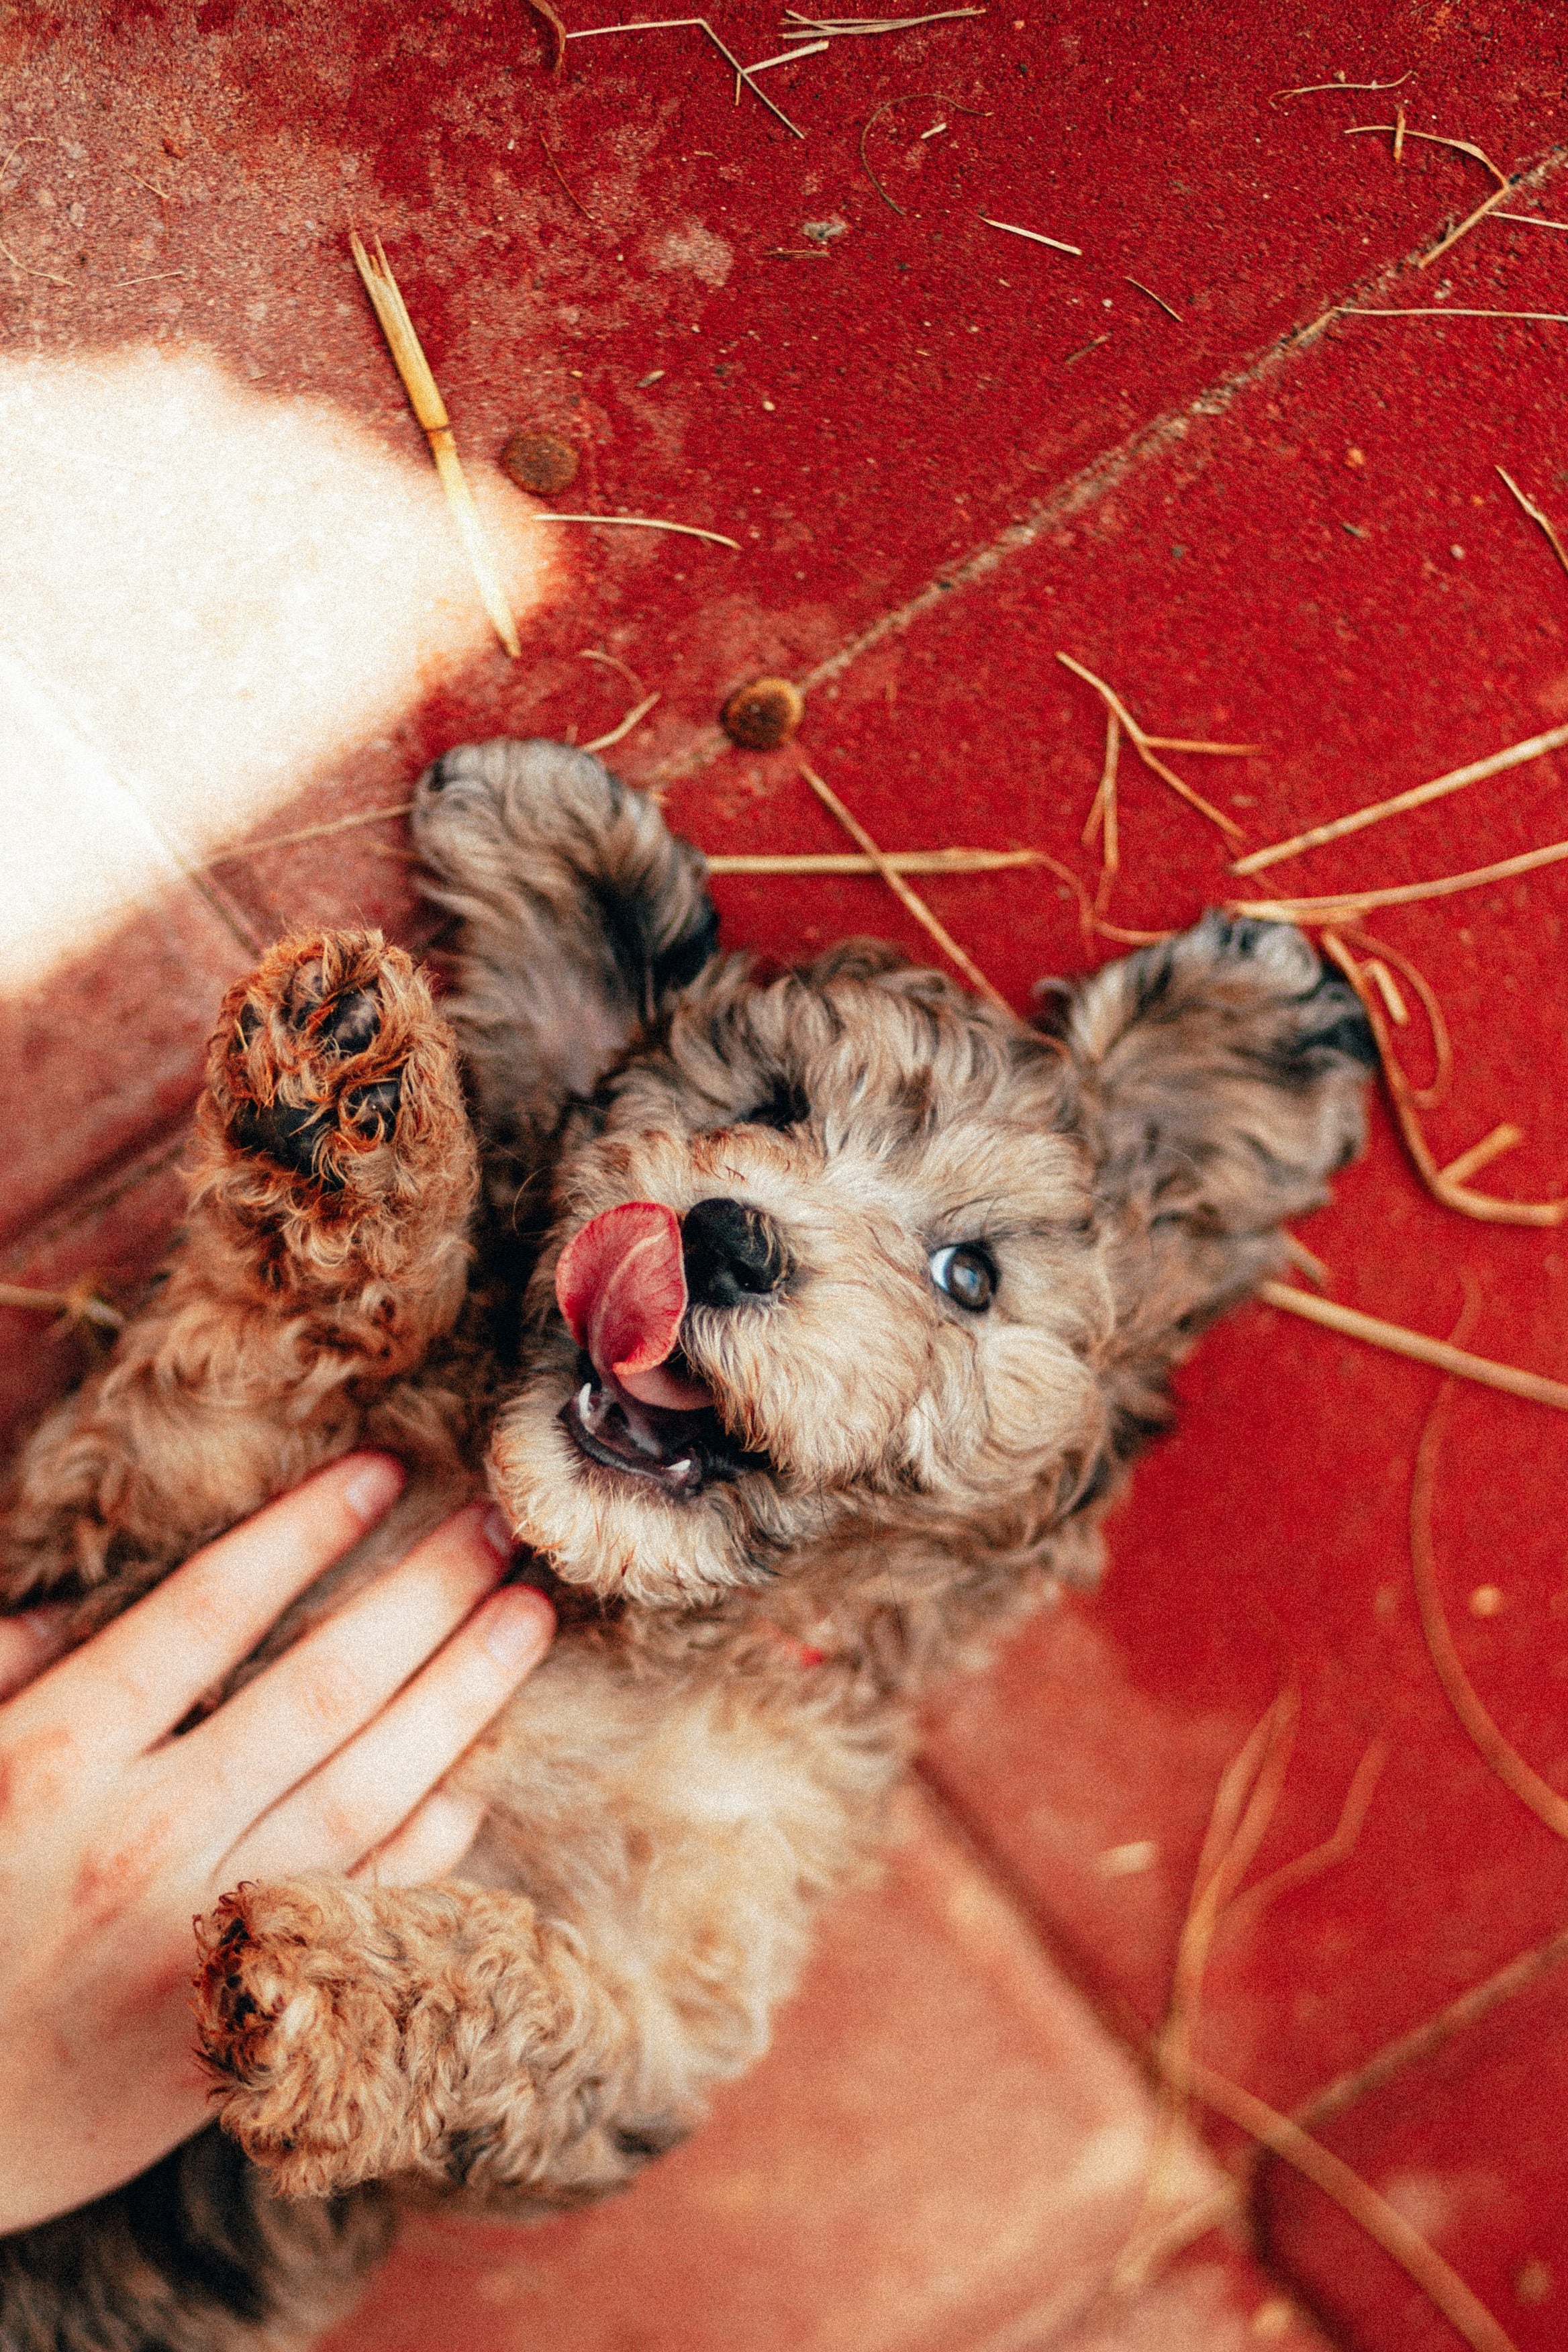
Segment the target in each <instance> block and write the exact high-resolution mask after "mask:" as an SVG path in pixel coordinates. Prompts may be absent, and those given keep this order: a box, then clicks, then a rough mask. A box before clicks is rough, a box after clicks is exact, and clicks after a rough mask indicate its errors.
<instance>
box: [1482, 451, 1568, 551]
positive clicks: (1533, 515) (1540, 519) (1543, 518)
mask: <svg viewBox="0 0 1568 2352" xmlns="http://www.w3.org/2000/svg"><path fill="white" fill-rule="evenodd" d="M1497 470H1498V472H1499V473H1500V474H1501V475H1502V478H1503V480H1504V481H1505V482H1506V483H1507V484H1508V487H1509V488H1510V490H1511V491H1512V492H1513V495H1514V497H1515V498H1516V499H1518V500H1519V503H1520V505H1521V507H1522V508H1523V509H1524V511H1525V513H1526V514H1527V515H1528V516H1529V517H1530V520H1531V522H1535V523H1539V524H1540V525H1541V528H1542V530H1543V531H1544V532H1545V533H1546V542H1547V545H1548V546H1549V547H1550V548H1551V550H1552V554H1553V555H1554V556H1555V557H1556V558H1557V561H1558V562H1559V563H1560V564H1561V565H1562V566H1563V571H1564V572H1568V553H1565V552H1564V551H1563V541H1561V540H1560V539H1559V538H1558V536H1557V531H1556V528H1555V526H1554V525H1553V523H1552V518H1551V516H1550V515H1546V514H1542V511H1541V509H1540V508H1539V507H1538V506H1537V505H1536V503H1535V501H1534V499H1527V498H1526V497H1525V495H1524V492H1523V491H1522V490H1521V488H1520V487H1519V484H1518V483H1517V482H1516V481H1515V480H1514V478H1513V476H1512V475H1511V474H1510V473H1507V472H1505V471H1504V469H1503V467H1501V466H1500V467H1498V469H1497Z"/></svg>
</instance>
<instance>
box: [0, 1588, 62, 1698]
mask: <svg viewBox="0 0 1568 2352" xmlns="http://www.w3.org/2000/svg"><path fill="white" fill-rule="evenodd" d="M65 1638H66V1611H65V1606H64V1603H63V1602H56V1603H55V1604H54V1605H53V1606H52V1607H51V1606H46V1607H45V1608H42V1609H24V1610H23V1611H22V1612H21V1613H20V1615H19V1616H16V1617H5V1618H0V1699H6V1698H9V1697H10V1696H11V1695H12V1693H13V1692H14V1691H19V1690H21V1689H22V1688H23V1686H24V1685H26V1684H27V1683H30V1682H31V1681H32V1679H33V1676H34V1675H38V1674H42V1672H43V1670H44V1668H45V1667H46V1666H47V1664H48V1663H49V1660H50V1659H51V1658H53V1657H58V1654H59V1652H60V1649H61V1648H62V1646H63V1644H64V1642H65Z"/></svg>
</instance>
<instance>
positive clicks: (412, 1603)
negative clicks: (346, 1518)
mask: <svg viewBox="0 0 1568 2352" xmlns="http://www.w3.org/2000/svg"><path fill="white" fill-rule="evenodd" d="M510 1559H511V1536H510V1531H509V1530H508V1529H507V1527H506V1523H505V1521H504V1520H503V1519H502V1517H501V1516H500V1512H499V1511H497V1510H496V1509H495V1508H494V1507H493V1506H491V1507H488V1508H487V1507H486V1506H485V1505H484V1504H482V1503H470V1504H468V1506H467V1507H466V1508H465V1509H463V1510H461V1511H458V1512H457V1513H455V1514H454V1516H453V1517H451V1518H449V1519H446V1520H444V1521H443V1522H442V1524H441V1526H440V1527H438V1528H436V1529H435V1531H434V1532H433V1533H432V1534H430V1535H428V1536H426V1538H425V1540H424V1542H423V1543H421V1544H419V1545H417V1546H416V1548H415V1549H414V1550H413V1551H411V1552H410V1553H409V1555H408V1557H407V1559H405V1560H404V1561H403V1563H402V1564H401V1566H400V1567H397V1568H395V1569H393V1570H391V1571H390V1573H389V1574H387V1575H385V1576H383V1577H379V1578H378V1579H377V1580H376V1581H375V1582H374V1584H372V1585H370V1586H368V1587H367V1588H366V1590H365V1591H363V1592H360V1593H356V1595H355V1596H354V1598H353V1600H352V1601H349V1602H348V1604H347V1605H346V1607H344V1608H342V1610H340V1611H339V1612H338V1614H337V1615H336V1616H335V1617H330V1618H329V1619H328V1620H327V1622H325V1624H322V1625H318V1626H317V1627H316V1629H315V1631H314V1632H313V1633H308V1634H307V1635H306V1636H305V1638H304V1640H303V1641H301V1642H299V1643H296V1644H295V1646H294V1647H293V1649H291V1650H290V1651H289V1653H288V1654H287V1655H286V1656H284V1657H281V1658H279V1661H278V1663H277V1664H276V1665H272V1666H269V1667H268V1669H267V1671H266V1673H265V1674H261V1675H258V1676H257V1678H256V1680H255V1681H254V1682H253V1683H248V1684H247V1685H246V1687H245V1689H244V1690H242V1691H240V1692H238V1693H237V1695H236V1696H234V1697H233V1698H231V1699H230V1700H229V1701H228V1704H227V1705H226V1706H222V1707H220V1708H219V1709H218V1711H217V1713H216V1715H215V1716H213V1717H211V1718H210V1720H209V1721H208V1722H206V1723H205V1724H203V1725H201V1726H200V1727H199V1728H198V1729H197V1730H195V1732H193V1733H191V1734H190V1736H189V1738H188V1739H187V1740H184V1741H181V1742H180V1743H179V1745H180V1746H181V1747H183V1748H188V1749H195V1748H200V1749H201V1750H202V1751H203V1752H202V1759H201V1760H202V1767H203V1770H204V1771H205V1773H206V1774H207V1775H209V1776H210V1780H211V1785H212V1789H213V1793H214V1794H215V1796H216V1798H217V1800H218V1806H217V1811H216V1813H215V1815H214V1826H215V1830H216V1832H217V1833H218V1834H221V1835H222V1837H223V1840H224V1844H225V1847H226V1846H227V1845H228V1843H229V1842H230V1841H231V1840H232V1839H233V1838H234V1837H235V1836H236V1835H243V1834H244V1833H245V1832H246V1830H247V1828H248V1827H249V1825H250V1824H251V1823H252V1822H255V1821H256V1820H257V1819H258V1816H259V1815H260V1814H261V1813H262V1812H264V1811H266V1809H267V1808H268V1806H269V1805H271V1804H273V1803H274V1802H275V1801H277V1799H279V1797H282V1796H284V1795H285V1794H286V1793H287V1792H288V1791H289V1790H290V1789H292V1788H294V1787H295V1786H297V1784H298V1783H299V1782H300V1781H301V1780H305V1779H306V1778H307V1777H308V1776H309V1775H310V1773H312V1772H314V1771H315V1769H316V1768H317V1766H318V1765H320V1764H321V1763H323V1762H324V1761H325V1759H327V1758H328V1757H329V1756H331V1755H332V1754H333V1753H334V1752H335V1750H336V1749H338V1748H341V1747H342V1745H343V1742H344V1741H345V1740H347V1739H352V1738H353V1735H354V1733H355V1732H357V1731H359V1730H361V1729H362V1728H363V1726H364V1725H366V1724H367V1723H369V1721H370V1720H371V1718H372V1717H373V1716H376V1715H379V1714H380V1712H381V1710H382V1709H383V1707H384V1706H385V1705H386V1702H387V1701H388V1699H390V1698H391V1697H392V1696H393V1694H394V1693H395V1691H398V1690H400V1689H401V1688H402V1686H403V1685H404V1684H405V1682H406V1681H407V1680H408V1678H409V1676H410V1675H413V1674H415V1673H416V1671H417V1670H418V1668H419V1667H420V1666H421V1665H423V1664H424V1663H425V1660H426V1658H428V1657H429V1656H430V1655H431V1654H432V1653H433V1652H434V1651H436V1650H438V1649H439V1648H440V1647H441V1644H442V1643H444V1642H445V1641H446V1640H447V1636H448V1635H449V1634H450V1633H453V1632H454V1631H455V1630H456V1628H457V1627H458V1625H460V1624H461V1623H462V1622H463V1620H464V1618H465V1617H466V1616H467V1615H468V1612H469V1611H470V1610H471V1609H472V1608H473V1606H474V1604H475V1602H476V1601H479V1600H481V1599H482V1598H483V1596H484V1595H485V1594H486V1593H487V1592H489V1591H490V1590H491V1589H492V1588H493V1587H494V1586H495V1584H496V1583H497V1582H498V1581H499V1580H500V1578H501V1577H502V1576H503V1575H504V1574H505V1572H506V1570H507V1568H508V1566H509V1565H510ZM471 1736H472V1735H471V1734H470V1737H471ZM436 1777H437V1775H436V1774H435V1773H431V1774H430V1776H429V1778H428V1779H427V1780H424V1781H422V1782H421V1783H420V1784H419V1786H418V1787H417V1788H416V1789H415V1790H412V1791H411V1792H410V1794H409V1796H408V1797H407V1798H406V1799H405V1801H404V1802H403V1803H402V1804H401V1805H400V1806H399V1807H398V1809H397V1811H395V1813H394V1814H393V1815H392V1817H391V1819H390V1820H388V1821H386V1822H384V1823H383V1824H382V1828H381V1829H380V1830H378V1831H376V1832H373V1834H372V1835H371V1836H370V1837H369V1838H367V1839H366V1840H365V1841H364V1843H363V1844H362V1845H361V1846H360V1847H359V1848H358V1849H357V1850H356V1852H355V1853H354V1854H353V1856H352V1859H353V1860H354V1861H356V1862H357V1861H358V1859H359V1856H360V1854H361V1853H363V1852H364V1850H365V1846H367V1845H372V1844H374V1843H375V1839H376V1837H377V1836H380V1835H382V1834H384V1832H385V1831H387V1830H391V1829H394V1828H395V1826H396V1824H397V1823H398V1822H400V1821H401V1820H402V1818H403V1816H404V1814H405V1812H407V1811H409V1809H410V1807H411V1806H412V1805H413V1803H414V1801H415V1800H416V1797H419V1796H422V1795H423V1794H424V1792H425V1790H426V1789H427V1788H428V1787H429V1786H430V1785H431V1782H432V1781H433V1780H435V1779H436ZM236 1802H237V1803H238V1804H239V1805H241V1806H242V1807H243V1809H244V1810H243V1811H242V1812H240V1813H239V1814H238V1815H237V1816H236V1814H235V1812H234V1810H233V1808H234V1804H235V1803H236Z"/></svg>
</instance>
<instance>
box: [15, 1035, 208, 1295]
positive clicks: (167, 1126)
mask: <svg viewBox="0 0 1568 2352" xmlns="http://www.w3.org/2000/svg"><path fill="white" fill-rule="evenodd" d="M199 1092H200V1080H199V1078H198V1080H197V1082H196V1085H195V1087H193V1090H192V1093H191V1097H190V1100H189V1101H188V1102H186V1103H184V1104H183V1105H182V1106H181V1108H179V1109H178V1110H177V1111H175V1112H174V1115H173V1118H170V1119H167V1120H165V1121H163V1123H162V1125H161V1126H160V1128H159V1129H158V1133H157V1139H156V1140H155V1141H154V1142H153V1143H152V1144H151V1145H149V1144H148V1142H147V1140H146V1137H145V1131H143V1133H142V1136H141V1137H139V1138H137V1139H136V1145H137V1148H136V1152H135V1157H134V1158H132V1159H130V1160H117V1161H111V1162H110V1167H109V1169H108V1171H100V1177H99V1181H98V1183H97V1184H94V1182H93V1181H92V1180H91V1179H90V1178H89V1180H88V1181H87V1182H86V1184H85V1186H82V1180H81V1179H80V1178H79V1177H74V1178H73V1179H72V1180H71V1183H72V1186H73V1187H76V1186H82V1189H80V1190H74V1189H73V1190H69V1191H68V1192H67V1193H66V1195H65V1197H64V1198H63V1200H62V1199H61V1197H60V1195H58V1194H57V1195H56V1198H55V1203H54V1204H53V1205H52V1206H51V1205H50V1204H49V1203H47V1202H46V1204H45V1206H44V1208H43V1210H42V1212H41V1213H40V1214H39V1215H38V1216H37V1217H36V1218H35V1219H34V1220H33V1222H32V1223H29V1224H26V1225H23V1226H22V1227H21V1228H20V1229H19V1230H18V1231H17V1232H16V1233H14V1234H12V1235H11V1236H10V1238H9V1239H8V1240H6V1241H5V1242H0V1267H4V1268H5V1270H6V1272H7V1273H11V1272H14V1271H15V1270H16V1268H17V1267H18V1266H20V1265H25V1264H26V1262H27V1260H28V1259H30V1258H32V1257H34V1256H36V1255H37V1253H38V1252H39V1251H41V1250H47V1249H52V1248H53V1247H54V1245H55V1244H57V1243H58V1242H63V1241H66V1240H68V1238H69V1236H70V1235H71V1234H73V1233H75V1232H76V1231H77V1229H78V1228H79V1226H81V1225H85V1224H87V1223H89V1221H90V1219H92V1218H93V1217H95V1216H98V1215H100V1214H101V1213H103V1212H104V1211H106V1210H109V1209H112V1208H114V1207H115V1206H117V1204H118V1203H119V1202H121V1201H122V1200H124V1198H125V1197H126V1195H127V1193H129V1192H135V1190H136V1188H137V1186H138V1185H140V1184H147V1183H151V1182H152V1181H153V1179H154V1178H155V1177H158V1176H162V1175H163V1174H165V1173H166V1172H167V1171H168V1170H169V1169H170V1168H171V1167H176V1166H178V1164H179V1162H180V1160H182V1159H183V1158H184V1151H185V1146H186V1144H187V1142H188V1141H189V1139H190V1132H191V1114H192V1111H193V1110H194V1108H195V1102H196V1097H197V1095H198V1094H199Z"/></svg>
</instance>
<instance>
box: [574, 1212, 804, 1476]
mask: <svg viewBox="0 0 1568 2352" xmlns="http://www.w3.org/2000/svg"><path fill="white" fill-rule="evenodd" d="M688 1296H689V1295H688V1291H687V1286H686V1273H685V1264H684V1256H683V1249H682V1241H681V1229H680V1220H679V1218H678V1217H677V1216H676V1214H675V1213H674V1211H673V1210H672V1209H668V1208H666V1207H665V1206H664V1205H663V1203H662V1202H657V1201H626V1202H622V1203H621V1205H620V1206H619V1207H618V1208H615V1209H606V1210H605V1211H603V1212H602V1213H601V1214H600V1215H598V1216H596V1217H595V1218H592V1219H591V1220H590V1222H589V1223H587V1224H585V1225H584V1227H583V1228H582V1230H581V1231H580V1232H579V1233H577V1234H574V1235H573V1237H572V1239H571V1240H570V1241H569V1242H568V1243H567V1244H566V1246H565V1248H564V1249H563V1251H562V1253H561V1255H560V1257H559V1259H558V1260H557V1262H556V1268H555V1297H556V1304H557V1305H558V1306H559V1307H560V1309H561V1314H562V1318H563V1321H564V1323H565V1325H566V1328H567V1329H568V1330H569V1331H570V1332H571V1334H572V1337H573V1338H574V1339H575V1340H576V1342H577V1345H578V1347H579V1349H581V1350H582V1352H581V1354H580V1355H579V1357H578V1360H577V1379H578V1386H577V1390H576V1392H575V1394H574V1396H573V1398H572V1400H571V1402H569V1403H568V1404H566V1405H563V1408H562V1411H561V1421H562V1423H563V1427H564V1429H565V1431H566V1434H567V1435H568V1437H570V1438H571V1440H572V1442H573V1444H574V1445H575V1446H576V1448H577V1450H578V1452H579V1453H580V1454H584V1455H586V1457H587V1459H588V1460H589V1461H590V1462H596V1463H597V1464H598V1465H599V1466H600V1468H601V1469H605V1470H614V1471H617V1472H619V1473H620V1475H622V1476H623V1477H631V1478H641V1479H644V1480H646V1481H647V1483H648V1484H649V1485H650V1486H657V1487H658V1489H659V1490H660V1492H661V1493H663V1494H666V1495H671V1496H691V1495H700V1493H701V1492H702V1489H703V1487H704V1486H710V1485H711V1484H712V1483H713V1481H714V1480H716V1479H722V1478H737V1477H739V1476H740V1475H741V1473H742V1471H744V1470H758V1469H766V1468H768V1467H769V1466H770V1465H769V1463H768V1457H767V1455H766V1454H748V1453H747V1452H746V1451H745V1449H744V1448H743V1447H742V1446H741V1445H740V1444H737V1442H736V1441H735V1439H733V1438H732V1437H731V1435H730V1433H729V1432H728V1431H727V1430H726V1429H725V1427H724V1424H723V1423H722V1422H721V1420H720V1418H719V1415H718V1412H716V1411H715V1409H714V1404H713V1395H712V1391H711V1390H710V1388H709V1387H708V1385H707V1383H706V1381H702V1380H700V1379H699V1378H697V1377H696V1376H695V1375H694V1374H693V1371H692V1368H691V1366H690V1365H689V1363H688V1362H687V1360H686V1358H685V1356H684V1354H683V1353H682V1351H681V1346H680V1334H681V1329H682V1327H683V1324H684V1321H685V1317H686V1310H687V1305H688Z"/></svg>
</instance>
